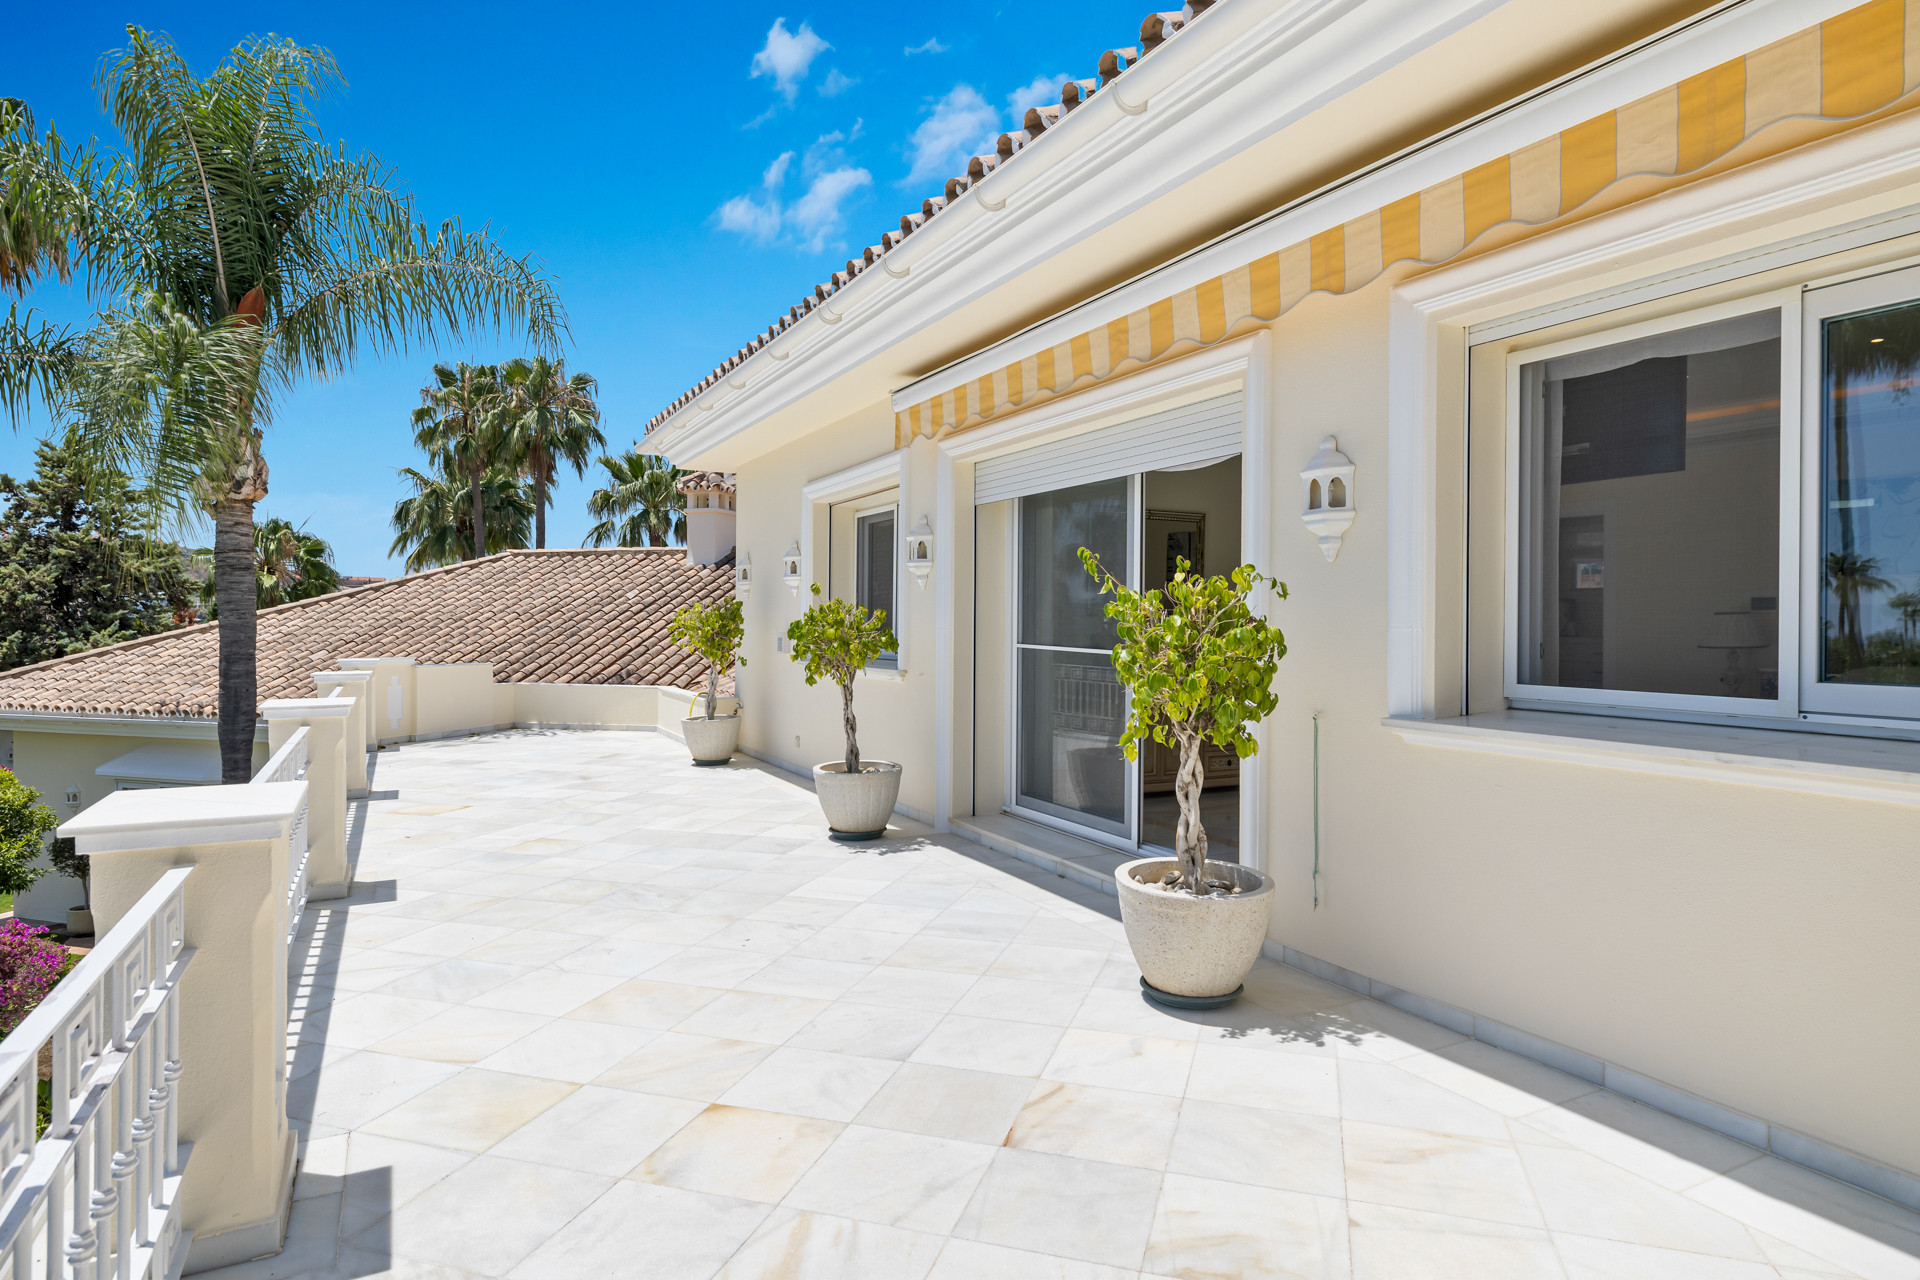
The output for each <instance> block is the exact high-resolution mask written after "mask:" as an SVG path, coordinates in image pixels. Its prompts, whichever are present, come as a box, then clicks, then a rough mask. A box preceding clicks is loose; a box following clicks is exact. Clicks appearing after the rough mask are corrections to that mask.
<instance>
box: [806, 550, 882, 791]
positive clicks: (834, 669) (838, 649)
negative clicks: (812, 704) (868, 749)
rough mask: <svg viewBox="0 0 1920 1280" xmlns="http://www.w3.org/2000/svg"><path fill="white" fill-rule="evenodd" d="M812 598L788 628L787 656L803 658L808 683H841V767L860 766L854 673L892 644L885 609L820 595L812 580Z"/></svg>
mask: <svg viewBox="0 0 1920 1280" xmlns="http://www.w3.org/2000/svg"><path fill="white" fill-rule="evenodd" d="M813 594H814V601H813V603H812V604H810V605H808V606H807V611H806V612H805V613H803V614H801V615H800V619H799V621H797V622H795V623H794V624H793V625H792V626H790V627H788V628H787V639H788V640H790V641H792V642H793V653H792V655H791V657H792V658H793V660H794V661H795V662H803V663H805V664H806V673H807V683H808V684H810V685H811V684H818V683H819V682H820V681H822V680H831V681H832V682H833V683H835V684H837V685H839V686H840V715H841V719H842V722H843V724H844V726H845V728H846V731H847V755H846V768H847V772H848V773H858V772H860V743H859V739H858V737H857V735H856V733H855V727H854V722H853V678H854V677H855V676H856V675H858V674H859V673H860V670H861V668H863V667H865V666H866V665H867V664H868V663H870V662H872V661H873V660H874V659H875V658H877V657H879V656H880V655H881V654H883V653H888V652H890V651H892V650H893V649H894V647H895V645H896V642H895V640H894V638H893V632H892V631H891V630H890V629H889V628H888V627H887V614H886V610H884V609H879V610H874V611H872V612H868V610H867V608H866V607H865V606H864V605H857V604H854V603H853V602H852V601H849V600H834V599H825V600H822V599H820V584H819V583H817V582H816V583H815V584H814V586H813Z"/></svg>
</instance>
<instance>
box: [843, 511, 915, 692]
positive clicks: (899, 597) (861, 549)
mask: <svg viewBox="0 0 1920 1280" xmlns="http://www.w3.org/2000/svg"><path fill="white" fill-rule="evenodd" d="M880 515H889V516H892V517H893V536H892V537H891V538H889V539H888V545H890V546H891V547H892V548H893V599H892V601H891V603H890V605H889V607H888V609H887V628H888V630H890V631H892V632H893V643H894V646H895V647H894V648H892V649H889V650H888V651H887V652H885V653H883V654H881V655H880V656H879V657H878V658H876V659H874V660H873V661H872V662H871V663H869V664H867V665H868V666H869V667H872V668H876V669H879V670H883V671H897V670H899V668H900V649H899V645H900V625H901V623H900V615H901V613H902V612H903V610H902V608H901V606H902V604H903V603H904V602H905V600H906V597H905V596H904V595H903V594H902V593H901V587H902V586H903V585H905V584H904V580H903V571H902V569H901V565H900V561H901V560H902V559H903V557H902V556H901V554H900V503H899V502H897V501H896V502H880V503H874V504H872V505H870V506H856V507H855V508H854V509H853V540H854V541H853V602H854V603H855V604H857V605H859V606H861V607H862V608H865V609H869V610H870V609H872V607H873V606H872V605H870V604H868V603H867V602H866V601H865V600H862V599H861V598H860V591H861V589H862V588H863V587H864V586H865V585H866V581H867V575H866V572H865V570H864V569H863V568H862V567H861V561H862V558H863V557H864V556H865V555H866V554H867V541H866V533H865V531H864V529H863V528H862V526H863V525H865V524H866V522H867V521H869V520H871V519H873V518H874V517H876V516H880Z"/></svg>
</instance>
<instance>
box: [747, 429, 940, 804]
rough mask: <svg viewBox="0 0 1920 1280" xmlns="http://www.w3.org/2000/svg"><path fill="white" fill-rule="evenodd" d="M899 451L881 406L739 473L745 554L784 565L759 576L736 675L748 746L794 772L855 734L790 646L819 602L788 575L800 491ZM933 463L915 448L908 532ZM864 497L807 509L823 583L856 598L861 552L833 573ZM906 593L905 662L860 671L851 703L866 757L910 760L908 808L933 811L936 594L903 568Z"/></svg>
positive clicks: (907, 497) (926, 501)
mask: <svg viewBox="0 0 1920 1280" xmlns="http://www.w3.org/2000/svg"><path fill="white" fill-rule="evenodd" d="M891 452H893V413H892V410H891V409H890V408H889V407H888V406H887V405H886V404H885V403H884V402H883V403H878V404H875V405H873V406H872V407H871V409H870V410H869V411H867V412H864V413H861V414H858V415H855V416H854V417H852V418H849V419H846V420H845V421H842V422H837V423H833V424H831V425H829V426H826V427H823V428H822V429H821V430H820V431H818V432H816V433H814V434H813V435H810V436H809V437H807V438H806V439H804V440H802V441H800V442H798V443H796V444H794V445H791V446H789V447H787V448H784V449H781V450H777V451H775V452H773V453H769V454H767V455H766V456H765V457H762V458H758V459H755V460H754V461H753V462H752V463H751V464H749V465H747V466H745V467H743V468H742V469H740V470H739V471H738V472H737V473H736V477H735V478H736V481H737V483H738V484H739V493H740V502H739V511H740V523H739V537H740V542H739V550H740V552H741V553H742V554H750V555H752V557H753V562H754V564H755V565H770V566H773V567H774V572H772V573H768V572H766V571H764V570H762V571H761V572H760V573H759V575H758V576H759V581H758V582H757V583H756V584H755V586H754V590H753V593H752V594H751V595H750V596H749V597H748V598H747V601H746V606H745V612H746V620H747V633H746V644H745V645H744V646H743V648H742V654H743V656H744V657H745V658H746V660H747V662H746V667H745V668H744V669H743V670H742V671H741V672H740V673H739V677H738V679H739V690H740V698H741V701H742V702H743V703H744V705H745V708H746V711H745V716H746V718H745V719H744V720H743V721H742V722H741V729H740V732H741V744H742V745H743V746H744V747H746V749H747V750H749V751H751V752H753V753H754V754H755V755H758V756H761V757H762V758H764V759H767V760H769V761H772V762H774V763H776V764H779V765H782V766H784V767H786V768H790V769H795V770H799V771H802V772H804V771H807V770H810V769H811V768H812V767H813V766H814V765H815V764H818V763H820V762H821V761H825V760H837V759H839V758H840V756H841V754H842V752H843V750H844V741H845V739H844V735H843V733H842V731H841V722H840V693H839V690H838V689H837V688H835V687H834V686H832V685H827V684H821V685H817V686H815V687H813V688H809V687H807V684H806V681H805V678H804V676H803V675H802V674H801V670H800V668H799V667H798V666H796V665H795V664H794V663H793V662H792V660H791V659H790V657H789V655H788V653H787V652H786V641H785V637H786V630H787V627H788V625H789V624H791V623H792V622H793V621H794V620H796V619H797V618H799V616H800V614H801V612H802V611H803V610H804V609H805V607H806V605H807V603H808V602H809V600H810V599H811V597H810V595H809V593H808V590H807V587H808V584H806V583H802V584H801V587H800V592H799V594H798V596H796V595H794V594H792V593H790V592H789V591H788V590H787V587H786V584H785V583H783V582H781V581H780V578H779V576H778V566H779V564H780V559H781V557H782V556H783V555H784V554H785V553H786V551H787V549H788V547H789V546H790V545H792V544H793V543H794V542H795V541H796V540H797V539H799V538H800V536H801V520H802V518H803V517H802V511H801V490H802V488H803V487H804V486H805V485H807V484H808V483H809V482H811V481H813V480H817V479H820V478H822V477H825V476H829V475H832V474H834V473H836V472H838V471H840V470H843V469H845V468H847V467H850V466H853V465H854V464H856V463H860V462H866V461H868V460H870V459H872V458H875V457H878V456H880V455H882V454H887V453H891ZM932 466H933V459H932V455H931V450H930V449H928V448H925V447H922V448H920V449H915V450H910V451H909V454H908V459H907V467H906V471H907V476H906V483H905V484H904V485H902V486H901V491H902V492H901V498H900V518H899V525H898V530H899V532H900V533H901V534H902V535H904V534H905V533H906V531H907V530H909V529H911V528H912V527H913V526H914V524H915V523H916V522H917V521H918V520H919V519H920V517H921V516H922V515H923V514H926V515H930V514H931V513H932V509H933V508H932V493H933V473H932ZM890 488H891V486H890V485H882V484H876V485H874V486H873V487H872V489H871V490H870V491H869V492H870V494H879V493H882V492H885V491H887V490H888V489H890ZM872 501H881V499H879V498H873V499H872ZM863 505H866V504H865V503H863V502H859V501H854V502H845V503H839V504H829V503H821V504H818V506H817V509H815V510H812V511H809V512H808V513H807V514H806V517H805V518H806V519H808V520H810V521H811V522H812V524H813V527H814V534H813V537H814V539H815V547H814V559H813V566H812V567H813V574H814V580H815V581H816V582H818V583H819V585H820V588H821V591H822V592H823V593H824V592H827V591H829V590H831V591H832V592H833V593H835V594H837V595H843V596H846V597H848V598H851V595H852V581H851V579H852V574H851V572H850V569H851V563H852V562H851V560H850V559H847V560H846V563H845V564H843V565H842V566H841V572H839V573H837V574H835V573H833V572H832V569H833V565H834V562H835V560H836V558H843V552H844V549H845V548H844V544H845V542H846V538H845V536H844V533H843V535H842V536H841V537H838V538H836V537H835V536H834V528H835V526H836V524H838V525H845V526H847V528H848V529H849V530H850V528H851V523H852V521H851V515H850V513H851V512H852V511H853V510H854V509H855V508H858V507H860V506H863ZM842 508H844V509H842ZM836 512H837V513H838V514H839V515H840V517H841V518H840V519H838V520H836V518H835V516H836ZM935 555H936V557H937V556H938V555H939V552H938V550H936V552H935ZM898 591H899V599H898V600H897V602H896V610H895V612H896V613H897V614H898V615H899V618H898V621H899V622H900V623H901V624H902V629H901V630H897V631H896V634H898V635H900V636H901V638H902V643H903V645H904V646H905V647H904V648H903V650H902V654H901V658H902V670H901V671H899V672H898V673H894V672H887V673H885V674H875V675H872V676H867V675H863V676H861V677H860V678H859V679H858V680H857V681H856V683H855V685H854V695H853V709H854V716H855V719H856V720H857V722H858V732H859V741H860V753H861V755H862V756H865V757H870V758H873V759H877V760H893V761H897V762H898V763H899V764H900V765H901V766H902V777H901V783H900V808H901V810H902V811H903V812H905V813H908V814H911V815H914V816H921V817H925V816H930V815H931V814H932V812H933V788H934V780H933V762H934V751H933V747H934V744H933V739H932V736H931V735H930V734H928V733H927V732H926V731H925V729H926V726H927V725H929V724H931V723H932V722H933V679H932V677H933V624H934V618H933V594H932V592H931V591H930V590H929V589H927V588H924V587H921V586H918V585H916V584H915V583H914V581H913V579H912V576H911V575H908V574H904V573H903V574H902V575H901V582H900V585H899V587H898Z"/></svg>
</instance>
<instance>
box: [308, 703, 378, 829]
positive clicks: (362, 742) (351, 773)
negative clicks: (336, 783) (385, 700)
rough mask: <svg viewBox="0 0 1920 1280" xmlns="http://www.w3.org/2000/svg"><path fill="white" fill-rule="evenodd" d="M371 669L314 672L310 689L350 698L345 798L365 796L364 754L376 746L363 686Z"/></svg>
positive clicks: (371, 711)
mask: <svg viewBox="0 0 1920 1280" xmlns="http://www.w3.org/2000/svg"><path fill="white" fill-rule="evenodd" d="M372 679H373V673H372V672H371V671H316V672H314V673H313V684H314V688H315V689H316V690H317V691H318V692H319V694H320V696H321V697H323V698H352V699H353V710H352V711H350V712H348V713H347V726H346V732H345V737H344V741H345V744H346V746H345V751H346V762H347V799H349V800H364V799H366V798H367V787H368V785H369V782H370V779H369V778H368V777H367V753H368V752H369V751H372V750H373V749H374V747H375V746H376V745H377V744H376V743H375V742H374V740H373V731H372V725H373V710H372V706H371V704H370V703H369V701H368V696H367V689H368V685H369V682H370V681H371V680H372Z"/></svg>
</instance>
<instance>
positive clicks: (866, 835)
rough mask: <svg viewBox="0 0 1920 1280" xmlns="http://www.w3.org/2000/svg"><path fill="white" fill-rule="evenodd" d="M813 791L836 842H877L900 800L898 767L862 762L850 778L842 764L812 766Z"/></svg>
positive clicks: (884, 761)
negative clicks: (897, 801)
mask: <svg viewBox="0 0 1920 1280" xmlns="http://www.w3.org/2000/svg"><path fill="white" fill-rule="evenodd" d="M813 790H814V794H816V795H818V796H819V797H820V810H821V812H823V813H825V814H826V815H827V825H828V826H830V827H832V828H833V838H834V839H836V840H877V839H879V838H880V837H881V836H882V835H884V834H886V830H887V820H888V819H889V818H891V817H892V816H893V805H894V802H895V801H896V800H898V799H899V798H900V766H899V765H897V764H893V763H892V762H890V761H886V760H862V761H861V762H860V772H859V773H853V774H850V773H848V772H847V766H846V763H845V762H844V761H840V760H835V761H833V762H832V763H831V764H817V765H815V766H813Z"/></svg>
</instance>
